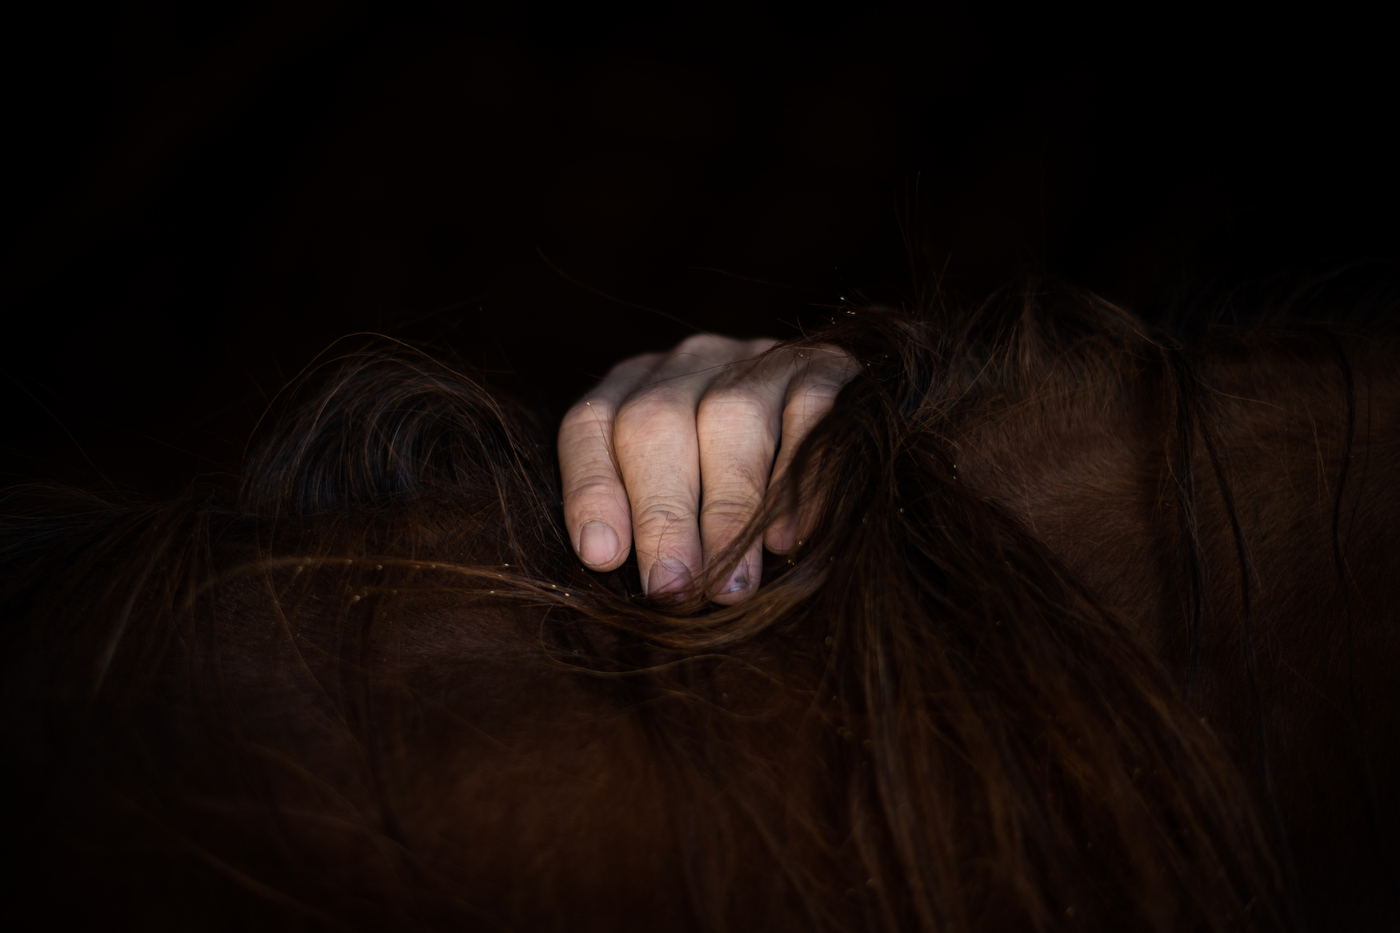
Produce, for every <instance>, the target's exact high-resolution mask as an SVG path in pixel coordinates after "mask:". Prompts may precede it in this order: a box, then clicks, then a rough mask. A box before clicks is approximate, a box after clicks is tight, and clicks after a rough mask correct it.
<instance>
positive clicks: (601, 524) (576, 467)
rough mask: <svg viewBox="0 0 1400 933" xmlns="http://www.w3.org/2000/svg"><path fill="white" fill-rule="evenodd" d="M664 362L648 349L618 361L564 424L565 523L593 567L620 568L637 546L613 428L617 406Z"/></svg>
mask: <svg viewBox="0 0 1400 933" xmlns="http://www.w3.org/2000/svg"><path fill="white" fill-rule="evenodd" d="M660 360H661V354H659V353H648V354H645V355H643V356H634V357H632V358H631V359H629V360H624V361H622V362H621V363H618V364H617V365H616V366H614V367H613V368H612V370H611V371H610V372H609V373H608V375H607V376H606V377H604V379H603V381H602V382H600V383H599V384H598V385H597V386H596V387H595V388H594V389H593V390H592V391H590V392H589V393H588V394H587V395H585V396H584V397H583V398H581V399H580V400H579V401H578V402H577V403H575V404H574V406H573V407H572V408H570V409H569V411H568V413H567V414H565V415H564V420H563V422H561V423H560V425H559V472H560V478H561V479H562V480H563V493H564V525H565V527H567V528H568V531H569V540H570V541H571V542H572V543H573V546H574V551H575V553H577V554H578V556H579V558H580V559H581V560H582V561H583V562H584V563H585V564H587V565H588V566H589V567H591V568H592V569H594V570H616V569H617V568H618V567H620V566H622V562H623V561H624V560H626V559H627V554H628V552H629V551H630V550H631V549H632V509H631V506H630V505H629V504H628V500H627V490H626V489H625V488H624V487H623V484H622V477H621V475H620V473H619V472H618V467H617V455H616V452H615V450H614V448H613V427H614V425H615V423H616V421H617V410H618V406H619V405H621V404H622V401H623V399H625V398H626V397H627V395H628V393H630V392H631V391H632V389H633V388H634V387H635V386H636V385H637V383H638V382H639V381H641V379H642V378H643V377H644V376H645V375H646V374H647V373H649V372H651V370H652V368H653V367H655V366H656V364H657V363H658V362H660Z"/></svg>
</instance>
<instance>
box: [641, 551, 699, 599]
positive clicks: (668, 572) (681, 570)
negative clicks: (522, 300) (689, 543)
mask: <svg viewBox="0 0 1400 933" xmlns="http://www.w3.org/2000/svg"><path fill="white" fill-rule="evenodd" d="M689 582H690V568H689V567H687V566H686V565H685V564H682V563H681V562H680V561H678V560H676V559H675V558H673V557H667V558H665V559H664V560H659V561H657V562H656V563H654V564H652V565H651V570H650V571H649V572H648V573H647V595H648V596H659V595H661V594H662V593H677V592H680V590H682V589H684V588H685V585H686V584H687V583H689Z"/></svg>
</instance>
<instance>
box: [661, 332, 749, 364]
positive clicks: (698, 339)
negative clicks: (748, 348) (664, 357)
mask: <svg viewBox="0 0 1400 933" xmlns="http://www.w3.org/2000/svg"><path fill="white" fill-rule="evenodd" d="M739 343H740V342H739V341H738V340H734V339H732V338H730V337H721V336H719V335H718V334H692V335H691V336H689V337H687V338H685V339H684V340H682V341H681V342H680V343H678V344H676V348H675V349H674V350H672V351H671V355H672V356H682V355H694V356H700V357H704V358H706V359H708V358H711V357H716V356H723V357H729V356H731V355H732V353H733V350H734V349H735V347H736V345H738V344H739Z"/></svg>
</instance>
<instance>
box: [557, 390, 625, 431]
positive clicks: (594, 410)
mask: <svg viewBox="0 0 1400 933" xmlns="http://www.w3.org/2000/svg"><path fill="white" fill-rule="evenodd" d="M612 416H613V410H612V405H611V404H609V403H608V402H607V401H606V400H603V399H592V398H590V399H584V400H582V401H580V402H578V403H576V404H575V405H574V406H573V407H572V408H570V409H569V410H568V411H566V412H565V413H564V419H563V420H562V421H561V422H560V423H559V432H560V433H561V434H562V433H564V432H566V431H567V432H570V433H580V432H585V431H593V430H605V429H606V427H607V422H608V421H609V419H611V418H612Z"/></svg>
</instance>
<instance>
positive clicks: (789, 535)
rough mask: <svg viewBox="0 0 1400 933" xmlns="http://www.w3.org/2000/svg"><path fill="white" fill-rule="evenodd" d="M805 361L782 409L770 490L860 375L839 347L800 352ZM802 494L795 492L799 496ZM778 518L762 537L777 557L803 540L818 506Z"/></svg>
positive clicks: (799, 504)
mask: <svg viewBox="0 0 1400 933" xmlns="http://www.w3.org/2000/svg"><path fill="white" fill-rule="evenodd" d="M799 352H801V353H802V354H803V356H804V360H803V365H802V368H801V371H800V372H799V374H798V375H797V376H796V378H794V379H793V380H792V382H791V383H790V384H789V386H788V391H787V400H786V404H785V405H784V407H783V426H782V444H781V446H780V447H779V448H778V456H777V461H776V462H775V463H774V464H773V478H772V480H771V481H770V483H769V485H770V486H777V485H778V484H779V483H782V482H783V481H784V480H786V479H787V478H788V477H787V474H788V471H789V470H790V469H791V468H792V464H793V460H794V459H795V458H796V456H797V451H798V449H799V448H801V446H802V442H803V441H805V440H806V439H807V435H809V434H811V433H812V429H813V428H815V427H816V426H817V424H818V422H820V421H821V420H822V419H823V418H825V417H826V415H827V413H828V412H830V411H831V408H832V406H833V405H835V404H836V397H837V396H838V395H839V394H840V393H841V389H842V387H843V386H845V384H846V383H848V382H850V381H851V379H853V378H854V377H855V375H856V373H857V372H858V371H859V364H857V363H856V361H855V358H854V357H852V356H851V355H850V354H849V353H847V352H846V351H845V350H842V349H840V348H839V347H830V346H823V347H813V348H811V349H804V350H801V351H799ZM800 492H801V490H798V493H800ZM794 505H795V508H793V509H790V510H788V511H787V512H785V513H783V514H782V515H780V516H779V518H778V519H777V520H775V521H774V522H773V523H772V524H771V525H769V526H768V528H767V530H765V531H764V534H763V543H764V546H765V547H767V548H768V550H770V551H773V552H774V553H777V554H786V553H787V552H789V551H791V550H792V549H793V548H794V547H796V546H797V544H798V543H799V542H800V541H801V540H802V539H803V538H804V537H805V536H806V534H807V533H808V531H809V526H810V524H811V522H810V519H811V516H812V515H814V514H815V512H814V509H815V508H816V507H817V505H818V504H817V503H810V502H803V501H801V499H800V497H798V498H797V501H796V502H795V503H794Z"/></svg>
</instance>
